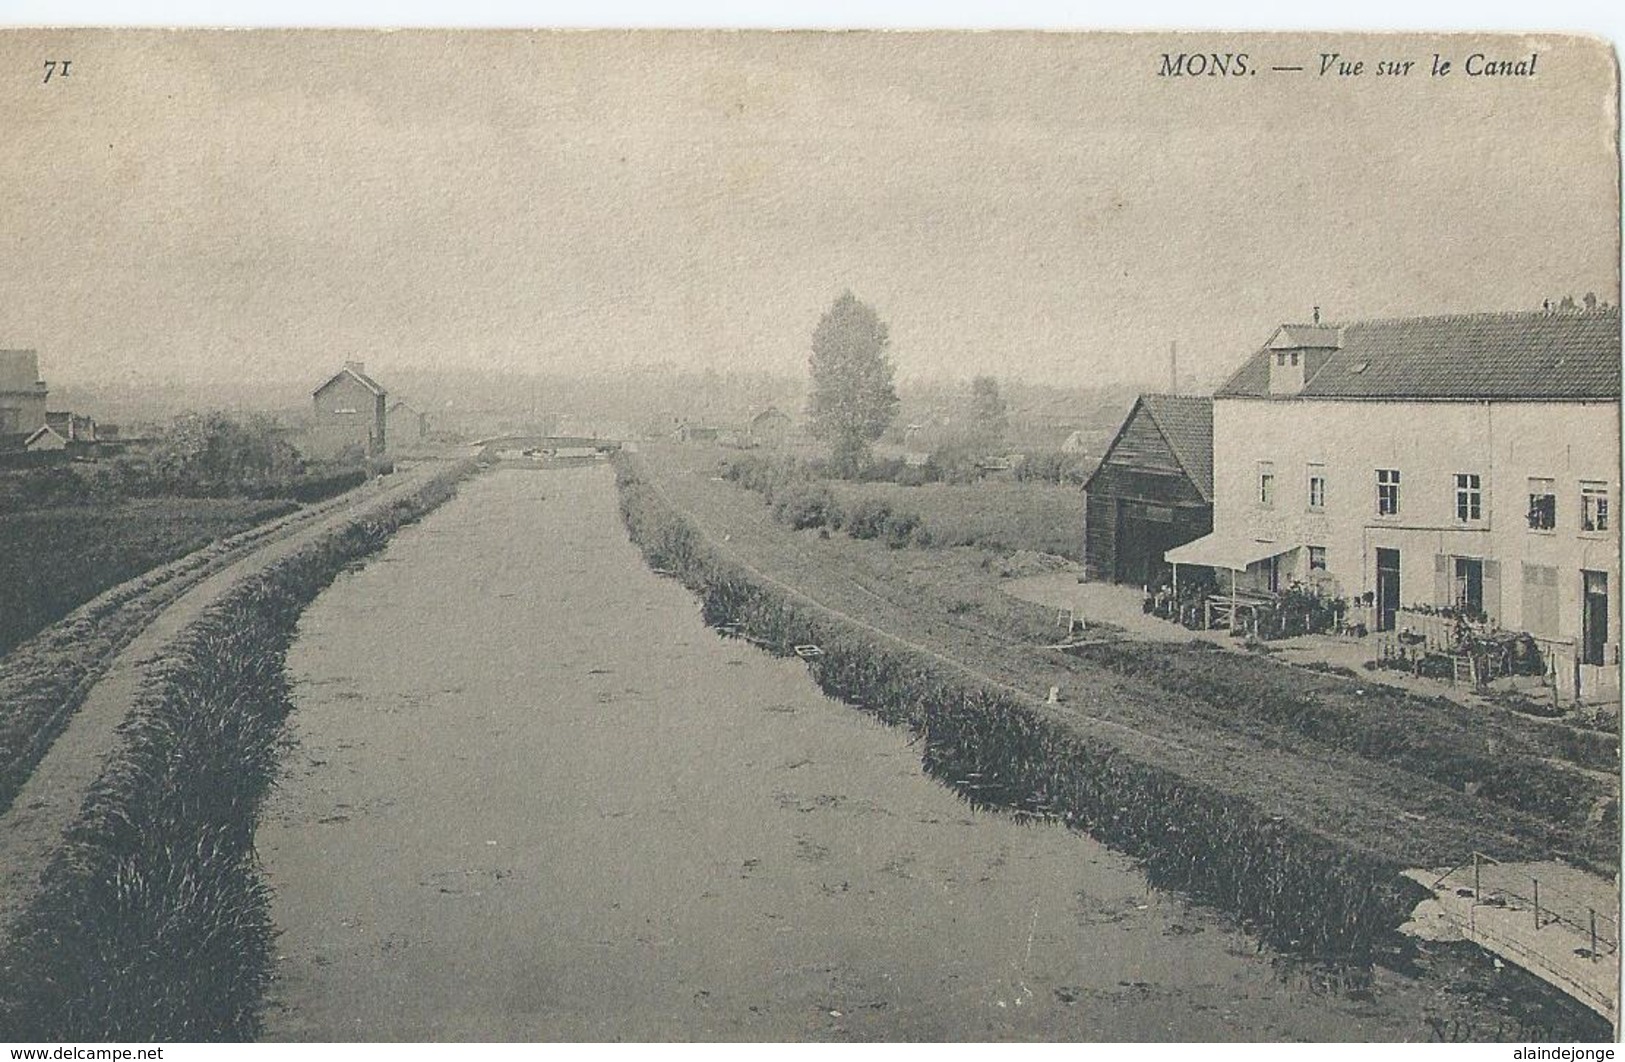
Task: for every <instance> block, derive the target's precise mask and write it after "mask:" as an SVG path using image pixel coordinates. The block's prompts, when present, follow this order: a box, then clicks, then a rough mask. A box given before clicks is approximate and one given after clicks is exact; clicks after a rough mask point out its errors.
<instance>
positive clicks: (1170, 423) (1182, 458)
mask: <svg viewBox="0 0 1625 1062" xmlns="http://www.w3.org/2000/svg"><path fill="white" fill-rule="evenodd" d="M1140 404H1141V405H1143V406H1144V407H1145V411H1146V412H1147V413H1149V414H1151V419H1152V420H1154V421H1156V424H1157V427H1158V428H1160V429H1161V430H1162V437H1163V438H1165V439H1167V440H1168V445H1169V446H1170V447H1172V448H1173V451H1174V456H1175V457H1177V458H1178V459H1179V463H1180V465H1181V466H1182V467H1183V468H1184V469H1185V474H1186V475H1187V476H1190V478H1191V483H1192V484H1193V485H1194V486H1195V487H1196V489H1197V490H1198V491H1200V492H1201V494H1202V497H1203V498H1205V499H1206V500H1208V501H1212V500H1213V399H1211V398H1207V397H1197V396H1193V395H1141V396H1140Z"/></svg>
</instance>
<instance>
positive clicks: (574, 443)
mask: <svg viewBox="0 0 1625 1062" xmlns="http://www.w3.org/2000/svg"><path fill="white" fill-rule="evenodd" d="M472 446H473V448H474V449H475V450H476V451H478V452H480V453H495V454H515V455H523V456H526V457H591V456H595V455H597V454H611V453H614V452H615V451H617V450H619V449H620V448H621V440H619V439H606V438H601V437H598V436H590V435H534V434H533V435H494V436H492V437H491V438H489V439H480V440H479V441H477V442H475V443H473V444H472Z"/></svg>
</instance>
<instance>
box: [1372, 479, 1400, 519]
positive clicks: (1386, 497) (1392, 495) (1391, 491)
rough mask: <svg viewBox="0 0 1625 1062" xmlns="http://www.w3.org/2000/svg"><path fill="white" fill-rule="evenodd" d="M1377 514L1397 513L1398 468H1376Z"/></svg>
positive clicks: (1390, 514)
mask: <svg viewBox="0 0 1625 1062" xmlns="http://www.w3.org/2000/svg"><path fill="white" fill-rule="evenodd" d="M1377 515H1378V516H1398V515H1399V469H1397V468H1379V469H1377Z"/></svg>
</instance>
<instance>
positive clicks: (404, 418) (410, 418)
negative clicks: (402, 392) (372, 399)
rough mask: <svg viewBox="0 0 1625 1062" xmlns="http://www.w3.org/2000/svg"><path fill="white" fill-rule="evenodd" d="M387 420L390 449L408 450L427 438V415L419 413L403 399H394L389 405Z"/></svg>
mask: <svg viewBox="0 0 1625 1062" xmlns="http://www.w3.org/2000/svg"><path fill="white" fill-rule="evenodd" d="M388 422H389V448H390V449H391V450H410V449H411V448H413V447H414V446H418V445H421V444H422V442H423V440H424V439H426V438H428V435H429V415H428V414H427V413H420V412H419V411H418V410H416V409H415V408H413V407H412V406H411V405H409V404H408V403H407V402H406V401H405V400H404V399H396V400H395V402H393V403H392V404H391V405H390V407H389V414H388Z"/></svg>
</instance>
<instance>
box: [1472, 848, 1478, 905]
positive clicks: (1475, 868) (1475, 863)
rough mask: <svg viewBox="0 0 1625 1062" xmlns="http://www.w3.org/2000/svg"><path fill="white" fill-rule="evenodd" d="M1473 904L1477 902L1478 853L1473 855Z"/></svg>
mask: <svg viewBox="0 0 1625 1062" xmlns="http://www.w3.org/2000/svg"><path fill="white" fill-rule="evenodd" d="M1473 902H1474V903H1477V902H1478V853H1477V852H1474V853H1473Z"/></svg>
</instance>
